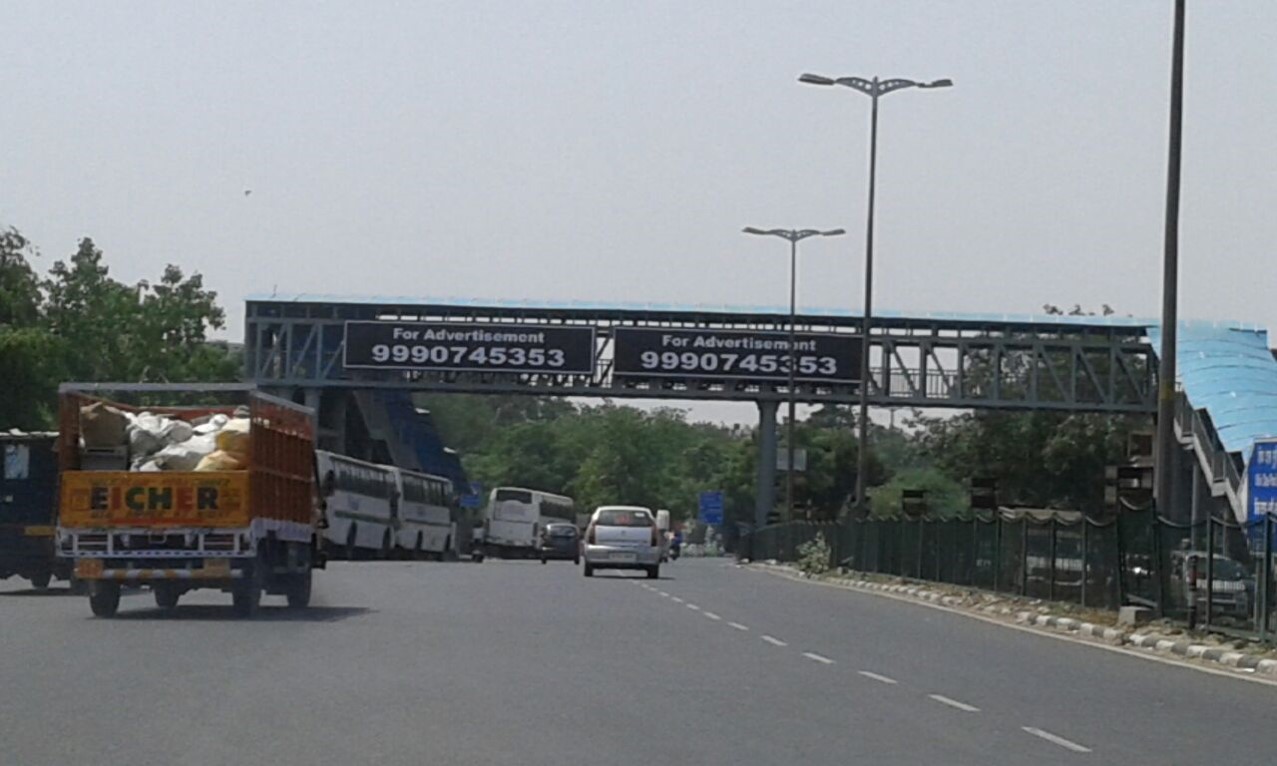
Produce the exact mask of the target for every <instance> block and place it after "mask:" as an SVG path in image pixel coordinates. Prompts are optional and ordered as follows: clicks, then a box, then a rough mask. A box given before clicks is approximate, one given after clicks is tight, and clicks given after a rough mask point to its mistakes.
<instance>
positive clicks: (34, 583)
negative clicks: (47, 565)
mask: <svg viewBox="0 0 1277 766" xmlns="http://www.w3.org/2000/svg"><path fill="white" fill-rule="evenodd" d="M52 579H53V573H52V572H41V573H39V574H36V575H32V576H31V577H30V580H31V587H33V588H35V589H36V590H48V588H49V581H50V580H52Z"/></svg>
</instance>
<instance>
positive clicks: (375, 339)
mask: <svg viewBox="0 0 1277 766" xmlns="http://www.w3.org/2000/svg"><path fill="white" fill-rule="evenodd" d="M343 363H344V365H345V366H346V367H347V368H350V369H378V370H458V371H468V372H552V373H574V374H589V373H592V372H594V328H593V327H563V326H553V327H551V326H541V325H495V324H483V325H479V324H465V323H461V322H434V323H426V322H347V323H346V351H345V357H344V359H343Z"/></svg>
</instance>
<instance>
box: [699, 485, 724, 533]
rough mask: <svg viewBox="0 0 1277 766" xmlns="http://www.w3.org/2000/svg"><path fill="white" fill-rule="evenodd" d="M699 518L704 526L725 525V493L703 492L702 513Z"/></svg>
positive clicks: (716, 491)
mask: <svg viewBox="0 0 1277 766" xmlns="http://www.w3.org/2000/svg"><path fill="white" fill-rule="evenodd" d="M697 518H698V519H699V520H700V522H701V523H702V524H709V525H719V524H722V523H723V493H722V492H721V491H718V490H715V491H712V492H702V493H701V497H700V513H699V514H698V516H697Z"/></svg>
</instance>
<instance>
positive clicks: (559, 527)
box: [537, 524, 581, 564]
mask: <svg viewBox="0 0 1277 766" xmlns="http://www.w3.org/2000/svg"><path fill="white" fill-rule="evenodd" d="M537 552H538V553H539V554H540V555H541V563H542V564H544V563H545V562H547V561H549V560H550V559H558V560H563V561H571V562H572V563H573V564H580V563H581V536H580V533H578V532H577V529H576V525H574V524H548V525H546V528H545V529H544V530H542V531H541V542H540V543H539V544H538V546H537Z"/></svg>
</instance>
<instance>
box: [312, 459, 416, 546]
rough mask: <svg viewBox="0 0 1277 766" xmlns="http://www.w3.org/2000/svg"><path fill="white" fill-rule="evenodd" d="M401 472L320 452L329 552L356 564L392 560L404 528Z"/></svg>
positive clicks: (318, 468) (318, 467) (317, 470)
mask: <svg viewBox="0 0 1277 766" xmlns="http://www.w3.org/2000/svg"><path fill="white" fill-rule="evenodd" d="M397 473H398V471H397V470H396V469H394V468H390V467H389V466H384V465H377V464H376V463H366V462H364V461H362V460H356V459H354V458H351V457H346V456H345V455H337V454H334V453H332V452H322V451H319V450H316V451H315V475H316V476H317V477H318V479H319V493H320V495H321V496H322V504H321V507H322V508H323V511H324V521H325V524H326V528H325V529H324V547H325V548H326V549H327V550H328V551H329V552H330V553H334V554H338V555H343V556H344V557H345V558H348V559H354V558H358V557H360V556H366V555H367V554H369V553H375V554H377V555H379V556H389V555H390V553H391V552H392V551H393V550H394V546H395V542H396V539H395V530H396V529H397V528H398V526H399V481H398V476H397Z"/></svg>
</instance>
